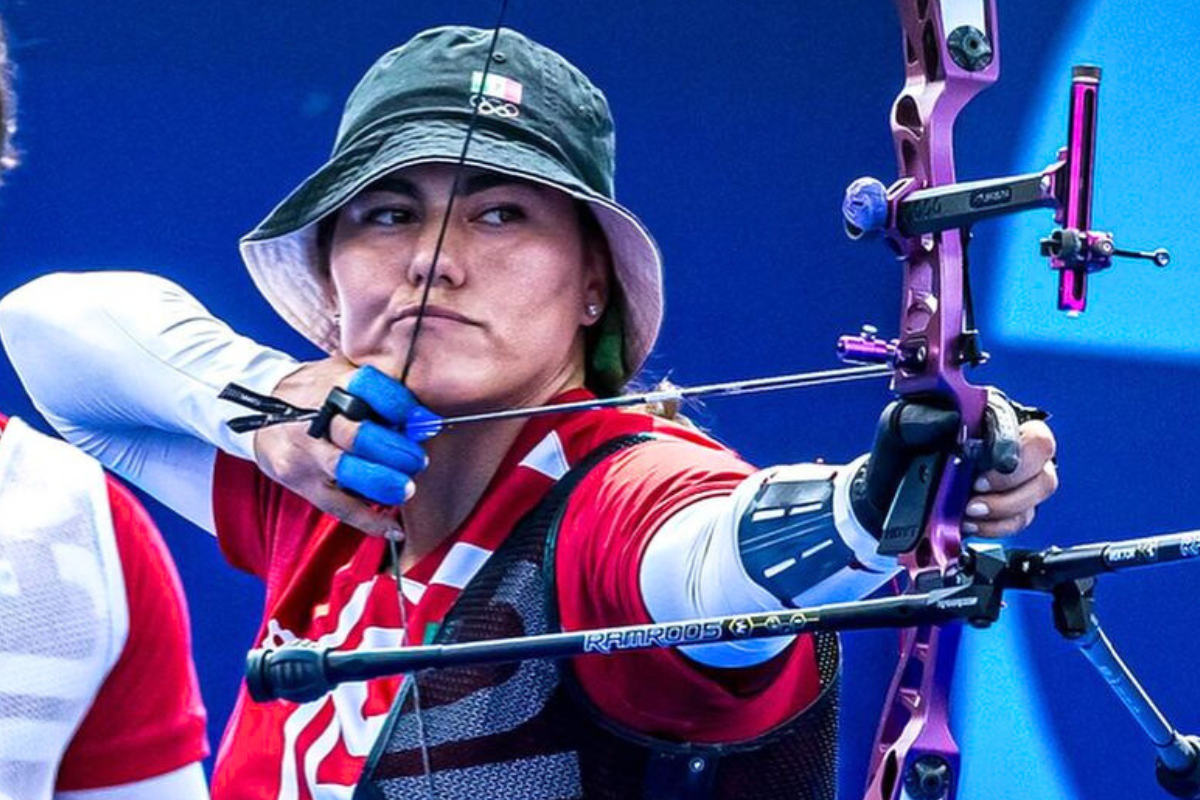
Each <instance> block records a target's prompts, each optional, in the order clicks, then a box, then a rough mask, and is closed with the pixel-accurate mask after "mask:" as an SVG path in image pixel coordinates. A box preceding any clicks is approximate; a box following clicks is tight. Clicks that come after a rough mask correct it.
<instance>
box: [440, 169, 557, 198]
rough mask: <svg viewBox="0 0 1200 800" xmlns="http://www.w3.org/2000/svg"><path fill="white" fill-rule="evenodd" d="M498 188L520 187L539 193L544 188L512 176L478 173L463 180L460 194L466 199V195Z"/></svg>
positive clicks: (497, 173) (496, 173)
mask: <svg viewBox="0 0 1200 800" xmlns="http://www.w3.org/2000/svg"><path fill="white" fill-rule="evenodd" d="M497 186H519V187H523V188H528V189H533V190H534V191H539V192H540V191H542V190H543V187H542V186H540V185H538V184H536V183H533V182H532V181H527V180H523V179H521V178H514V177H513V176H511V175H504V174H502V173H499V172H477V173H475V174H474V175H468V176H467V177H466V178H465V179H464V180H463V182H462V188H461V189H460V190H459V192H458V193H459V195H461V196H464V197H465V196H466V195H472V194H477V193H479V192H486V191H487V190H488V189H494V188H496V187H497Z"/></svg>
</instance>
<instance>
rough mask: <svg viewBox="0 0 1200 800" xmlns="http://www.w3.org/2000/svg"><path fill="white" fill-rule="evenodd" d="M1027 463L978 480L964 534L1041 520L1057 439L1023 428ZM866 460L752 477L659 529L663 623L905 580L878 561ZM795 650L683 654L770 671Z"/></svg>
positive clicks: (652, 567) (707, 649) (750, 644)
mask: <svg viewBox="0 0 1200 800" xmlns="http://www.w3.org/2000/svg"><path fill="white" fill-rule="evenodd" d="M1019 443H1020V464H1019V466H1018V467H1017V469H1016V470H1015V471H1014V472H1012V473H1010V474H1008V475H1003V474H1001V473H999V472H995V471H989V472H985V473H983V474H982V475H980V477H979V479H978V480H977V483H976V492H975V494H974V495H973V496H972V498H971V500H970V502H969V504H968V515H969V521H968V522H967V523H966V524H964V526H963V527H964V532H966V533H969V534H974V535H980V536H985V537H1002V536H1009V535H1012V534H1015V533H1017V532H1019V531H1020V530H1023V529H1024V528H1025V527H1027V526H1028V525H1029V523H1030V522H1031V521H1032V520H1033V516H1034V513H1035V510H1036V508H1037V506H1038V505H1039V504H1040V503H1041V502H1043V501H1044V500H1045V499H1047V498H1048V497H1049V496H1050V495H1051V494H1053V493H1054V491H1055V489H1056V488H1057V485H1058V478H1057V473H1056V470H1055V466H1054V462H1053V461H1052V458H1053V456H1054V447H1055V442H1054V436H1053V435H1052V434H1051V433H1050V429H1049V428H1048V427H1047V426H1046V425H1045V424H1044V423H1042V422H1040V421H1031V422H1027V423H1025V424H1023V425H1022V426H1021V428H1020V437H1019ZM866 462H867V457H865V456H864V457H863V458H860V459H858V460H856V461H854V462H852V463H851V464H848V465H845V466H841V467H833V466H829V465H824V464H795V465H785V466H778V467H773V468H769V469H765V470H762V471H760V472H757V473H755V474H753V475H751V476H750V477H748V478H746V479H745V480H744V481H743V482H742V483H741V484H740V485H739V486H738V487H737V488H736V489H735V490H734V491H733V493H732V494H729V495H724V496H720V497H709V498H707V499H704V500H701V501H699V502H697V503H694V504H692V505H690V506H687V507H686V508H684V509H682V510H681V511H679V512H678V513H676V514H674V515H672V516H671V517H669V518H668V519H667V520H665V521H664V522H663V524H662V525H660V526H659V528H658V530H657V531H656V532H655V533H654V534H653V537H652V538H651V540H650V543H649V544H648V546H647V548H646V551H645V555H644V556H643V560H642V564H641V572H640V584H641V589H642V595H643V599H644V601H645V604H646V608H647V610H648V611H649V612H650V615H651V616H652V617H653V618H654V619H655V620H656V621H661V622H666V621H671V620H679V619H694V618H701V617H711V616H723V615H728V614H738V613H750V612H760V611H773V610H782V609H784V608H796V607H802V606H811V605H818V604H823V603H834V602H843V601H849V600H859V599H863V598H865V597H868V596H870V595H871V594H873V593H874V592H876V591H877V590H879V589H880V588H881V587H882V586H884V585H885V584H887V583H888V582H889V581H890V580H891V579H892V578H893V577H895V576H896V575H898V574H899V572H900V571H901V570H900V566H899V565H898V563H897V562H896V560H895V559H894V558H892V557H889V556H880V555H878V554H877V553H876V546H877V544H878V537H879V533H880V525H881V521H882V515H880V514H876V513H872V512H873V511H874V509H872V508H870V507H869V505H866V504H864V502H863V500H862V498H861V494H862V493H861V488H862V485H863V482H864V481H865V473H866V469H865V467H866ZM789 641H790V640H788V639H754V640H748V641H737V642H730V643H723V644H714V645H699V646H694V647H690V648H684V650H685V652H686V653H687V654H688V656H689V657H691V658H692V659H693V660H695V661H698V662H700V663H702V664H706V665H708V666H714V667H747V666H753V665H756V664H760V663H762V662H764V661H766V660H768V659H770V658H771V657H773V656H775V655H776V654H778V653H780V652H781V651H783V650H784V649H785V648H786V647H787V645H788V643H789Z"/></svg>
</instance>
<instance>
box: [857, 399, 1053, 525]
mask: <svg viewBox="0 0 1200 800" xmlns="http://www.w3.org/2000/svg"><path fill="white" fill-rule="evenodd" d="M1017 409H1018V407H1017V406H1015V405H1014V404H1011V403H1010V402H1009V401H1008V399H1007V398H1006V397H1004V395H1003V394H1002V393H1000V392H998V391H993V392H992V393H991V396H990V398H989V411H988V415H987V423H988V426H987V437H988V442H987V447H986V448H985V449H986V451H987V452H986V453H985V454H984V456H983V457H984V458H986V459H987V460H988V461H989V463H990V464H991V465H994V466H992V468H990V469H987V470H986V471H984V472H982V473H981V474H980V475H978V476H977V477H976V478H975V484H974V487H973V493H972V494H971V497H970V499H969V500H968V502H967V508H966V515H965V517H964V519H963V523H962V531H963V533H965V534H967V535H975V536H983V537H987V538H1000V537H1004V536H1011V535H1013V534H1015V533H1017V532H1019V531H1021V530H1024V529H1025V528H1026V527H1028V526H1029V524H1030V523H1031V522H1032V521H1033V518H1034V515H1035V513H1036V509H1037V506H1038V505H1039V504H1040V503H1042V502H1043V501H1044V500H1046V499H1047V498H1048V497H1050V495H1052V494H1053V493H1054V492H1055V490H1056V489H1057V488H1058V473H1057V471H1056V469H1055V465H1054V462H1053V458H1054V451H1055V440H1054V434H1052V433H1051V432H1050V428H1049V427H1047V425H1046V424H1045V423H1044V422H1042V421H1041V420H1037V419H1031V420H1027V421H1026V422H1023V423H1021V424H1019V425H1018V422H1017V419H1018V417H1017ZM1021 410H1022V411H1024V410H1025V409H1023V408H1022V409H1021ZM959 421H960V417H959V415H958V413H957V412H955V411H950V410H946V409H941V408H936V407H933V406H929V405H924V404H920V403H912V402H907V401H896V402H893V403H891V404H889V405H888V407H887V408H886V409H884V412H883V414H882V416H881V417H880V421H879V426H878V428H877V429H876V434H875V443H874V445H873V447H872V448H871V456H870V459H869V460H868V462H867V466H866V468H865V470H864V472H863V473H862V474H860V476H859V478H858V479H856V480H855V483H854V488H853V494H852V501H853V505H854V513H855V516H856V517H858V519H859V521H860V522H862V523H863V525H864V526H865V527H866V528H867V529H868V530H871V531H874V532H875V533H876V535H880V534H881V533H882V531H883V527H884V520H885V519H886V517H887V514H888V511H889V509H890V508H891V507H892V503H893V498H894V497H895V496H896V493H897V490H898V488H899V486H900V483H901V481H902V479H903V478H904V476H905V473H906V472H907V471H908V469H909V467H910V465H912V464H913V463H914V461H915V460H916V459H917V458H919V457H922V456H927V455H929V454H933V453H938V452H949V451H950V450H952V449H953V448H954V447H955V446H956V445H955V442H956V438H957V434H958V430H959ZM909 500H910V503H911V502H914V499H913V498H911V497H910V498H909ZM915 502H918V503H919V502H921V500H920V499H919V498H917V499H915ZM905 508H908V509H909V510H910V512H911V509H912V506H911V505H909V506H905ZM917 508H918V509H919V508H920V506H917ZM910 516H911V514H910ZM917 518H918V519H919V518H920V517H919V516H918V517H917Z"/></svg>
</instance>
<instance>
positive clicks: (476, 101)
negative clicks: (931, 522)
mask: <svg viewBox="0 0 1200 800" xmlns="http://www.w3.org/2000/svg"><path fill="white" fill-rule="evenodd" d="M471 105H472V106H478V107H479V113H480V114H487V115H488V116H492V117H502V118H504V119H512V118H513V117H518V116H520V115H521V109H519V108H517V107H516V106H515V105H513V104H512V103H498V102H495V101H493V99H492V98H490V97H486V96H484V95H481V94H473V95H471Z"/></svg>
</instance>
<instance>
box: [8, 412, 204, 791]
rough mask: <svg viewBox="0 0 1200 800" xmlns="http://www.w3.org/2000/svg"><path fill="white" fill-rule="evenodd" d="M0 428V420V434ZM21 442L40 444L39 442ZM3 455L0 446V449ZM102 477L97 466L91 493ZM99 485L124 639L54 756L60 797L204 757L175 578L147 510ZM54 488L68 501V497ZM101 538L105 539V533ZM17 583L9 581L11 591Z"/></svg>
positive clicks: (114, 486)
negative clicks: (116, 570)
mask: <svg viewBox="0 0 1200 800" xmlns="http://www.w3.org/2000/svg"><path fill="white" fill-rule="evenodd" d="M7 422H8V420H7V419H6V418H5V417H3V416H2V415H0V430H3V429H4V428H5V427H6V424H7ZM26 435H29V436H36V437H37V438H38V439H39V440H40V439H41V437H40V435H38V434H32V433H27V434H26ZM33 444H34V445H35V446H37V445H39V444H40V442H39V441H35V442H33ZM3 446H4V438H3V436H0V448H3ZM55 446H63V447H65V445H61V444H60V443H55ZM79 458H83V456H79ZM100 475H101V473H100V470H99V467H98V466H97V467H96V480H97V485H98V486H99V481H100V480H101V477H100ZM103 480H105V481H107V483H106V485H105V487H104V490H105V493H106V495H107V504H108V511H109V512H110V513H111V521H112V526H111V532H112V537H113V538H114V539H115V549H116V553H117V555H118V557H119V565H120V574H121V580H122V582H123V584H124V598H123V599H124V601H125V605H126V608H124V609H117V611H116V613H117V614H118V615H119V616H127V619H128V626H127V635H126V636H125V637H124V643H123V647H122V648H121V650H120V654H119V656H117V657H116V661H115V664H114V665H113V666H112V669H111V670H110V671H109V672H108V674H107V675H106V676H105V675H102V674H98V675H96V676H94V678H91V679H89V680H90V681H91V682H92V683H93V685H94V684H96V683H100V681H101V680H103V683H102V684H101V685H100V689H99V691H98V692H97V693H96V694H95V697H94V698H92V699H91V703H90V708H88V710H87V713H86V715H85V716H84V718H83V720H82V722H81V723H80V725H79V727H78V729H77V730H76V731H75V733H74V736H73V737H72V738H71V739H70V744H69V746H68V747H67V749H66V752H65V754H63V755H62V760H61V762H60V764H59V768H58V775H57V779H56V782H55V788H56V789H57V790H62V791H70V790H82V789H96V788H103V787H111V786H119V785H122V784H127V783H134V782H137V781H142V780H146V779H149V778H153V777H156V776H159V775H163V774H166V773H169V772H172V771H175V770H177V769H179V768H181V767H184V766H187V765H188V764H192V763H194V762H197V761H201V760H202V759H204V758H205V757H206V756H207V755H208V743H207V739H206V736H205V723H206V719H205V712H204V706H203V704H202V703H201V700H200V690H199V685H198V683H197V680H196V671H195V666H194V665H193V663H192V658H191V634H190V631H189V622H188V614H187V606H186V603H185V600H184V596H183V590H182V587H181V585H180V582H179V576H178V574H177V573H176V571H175V567H174V564H173V562H172V561H171V558H170V555H169V554H168V552H167V549H166V545H165V544H164V542H163V540H162V537H161V535H160V534H159V532H158V529H157V528H156V527H155V526H154V523H153V522H152V521H151V519H150V517H149V515H148V514H147V513H146V511H145V509H144V508H142V506H141V505H140V504H139V503H138V502H137V500H136V499H135V498H134V497H133V495H132V494H131V493H130V492H129V491H128V490H127V489H125V488H124V487H122V486H121V485H120V484H118V483H117V482H116V481H115V480H113V479H111V478H108V477H105V478H103ZM60 488H61V491H62V492H67V491H71V490H72V488H73V487H66V486H64V487H60ZM0 491H10V492H14V493H15V495H16V496H13V497H8V498H6V500H10V501H11V502H13V503H18V504H19V503H21V502H25V501H26V498H24V497H23V496H21V488H20V487H17V488H15V489H14V488H13V487H12V486H11V485H6V486H0ZM36 499H44V498H36ZM99 531H100V535H103V536H107V535H108V534H107V531H108V527H107V526H104V527H102V528H100V529H99ZM10 533H11V531H10ZM112 544H113V543H111V542H110V543H101V546H102V547H110V546H112ZM52 548H53V545H51V549H52ZM21 577H22V576H21V575H20V574H19V573H18V574H17V575H16V579H17V580H18V582H19V581H20V578H21ZM26 588H27V589H28V590H35V589H36V588H37V587H36V585H32V586H28V587H26ZM114 602H116V603H118V604H119V601H116V600H114ZM0 610H2V607H0ZM57 622H59V621H58V620H48V621H47V625H48V626H50V627H48V629H47V633H48V634H49V635H51V636H53V633H54V631H55V628H54V627H53V626H54V625H55V624H56V623H57ZM17 627H18V628H20V626H19V625H18V626H17ZM61 644H63V645H69V644H70V643H69V642H68V643H61ZM47 646H49V645H47ZM34 657H36V656H34Z"/></svg>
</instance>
